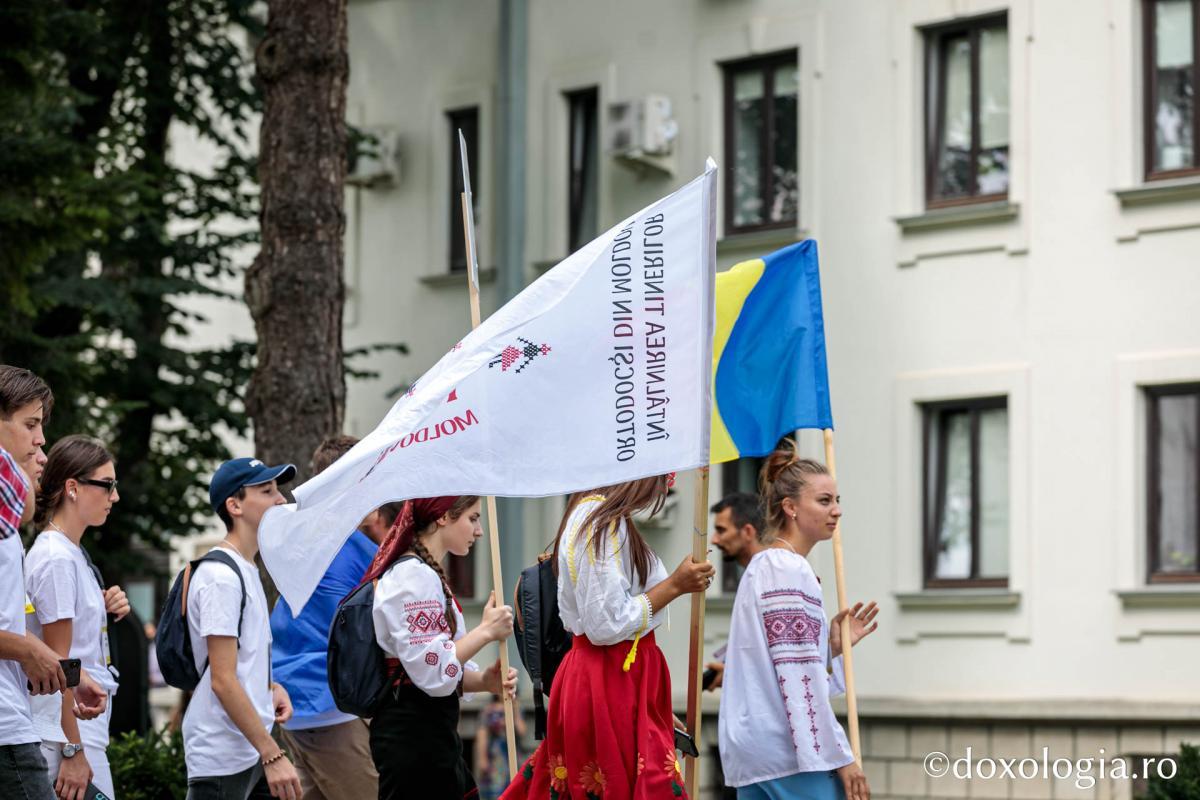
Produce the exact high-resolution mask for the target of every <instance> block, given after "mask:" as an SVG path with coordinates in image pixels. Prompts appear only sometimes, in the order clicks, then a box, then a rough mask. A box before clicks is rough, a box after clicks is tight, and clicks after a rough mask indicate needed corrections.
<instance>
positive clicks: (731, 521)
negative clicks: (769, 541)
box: [709, 492, 766, 569]
mask: <svg viewBox="0 0 1200 800" xmlns="http://www.w3.org/2000/svg"><path fill="white" fill-rule="evenodd" d="M709 510H710V511H712V513H713V514H715V515H716V516H715V517H714V518H713V535H712V543H713V545H715V546H716V547H717V549H719V550H720V551H721V553H722V555H723V556H724V557H725V561H726V562H733V561H736V562H737V563H738V565H739V566H741V567H742V568H743V569H744V568H745V567H746V565H747V564H749V563H750V559H752V558H754V554H755V553H757V552H758V551H759V550H761V549H762V546H763V545H762V541H761V537H762V534H763V532H764V531H765V530H766V529H765V527H764V522H763V512H762V504H761V503H760V502H759V500H758V495H754V494H750V493H749V492H735V493H733V494H730V495H726V496H725V497H722V498H721V500H720V501H719V502H717V503H716V505H714V506H713V507H712V508H711V509H709Z"/></svg>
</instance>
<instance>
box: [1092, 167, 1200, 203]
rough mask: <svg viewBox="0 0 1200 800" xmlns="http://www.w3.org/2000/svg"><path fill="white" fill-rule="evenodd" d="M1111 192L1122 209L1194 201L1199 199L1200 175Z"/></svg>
mask: <svg viewBox="0 0 1200 800" xmlns="http://www.w3.org/2000/svg"><path fill="white" fill-rule="evenodd" d="M1112 191H1113V194H1115V195H1116V196H1117V200H1119V201H1120V202H1121V206H1122V207H1123V208H1128V207H1130V206H1148V205H1153V204H1156V203H1174V202H1177V201H1180V200H1196V199H1200V175H1194V176H1188V177H1186V178H1175V179H1172V180H1165V181H1147V182H1146V183H1143V184H1141V185H1140V186H1130V187H1129V188H1126V189H1113V190H1112Z"/></svg>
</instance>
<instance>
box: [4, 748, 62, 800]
mask: <svg viewBox="0 0 1200 800" xmlns="http://www.w3.org/2000/svg"><path fill="white" fill-rule="evenodd" d="M0 797H3V798H5V800H10V799H11V800H55V798H54V790H53V789H52V788H51V787H50V773H49V772H48V771H47V770H46V759H45V758H43V757H42V749H41V742H31V743H29V744H8V745H3V746H0Z"/></svg>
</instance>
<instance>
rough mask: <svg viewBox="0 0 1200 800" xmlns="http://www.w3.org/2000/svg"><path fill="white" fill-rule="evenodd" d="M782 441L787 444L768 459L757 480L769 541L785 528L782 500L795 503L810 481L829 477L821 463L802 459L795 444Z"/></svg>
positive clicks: (785, 518) (826, 469)
mask: <svg viewBox="0 0 1200 800" xmlns="http://www.w3.org/2000/svg"><path fill="white" fill-rule="evenodd" d="M785 441H786V442H787V444H785V445H784V446H783V447H779V448H777V449H776V450H775V451H774V452H773V453H771V455H769V456H767V460H766V463H764V464H763V468H762V472H761V473H760V474H759V480H758V483H759V492H760V493H761V494H762V498H763V505H764V506H766V509H767V530H768V531H769V533H768V536H769V538H771V539H774V538H775V534H776V533H778V532H779V531H781V530H783V529H784V528H786V527H787V512H785V511H784V510H783V500H784V498H786V497H790V498H792V500H795V499H796V498H797V497H799V496H800V492H801V491H802V490H803V489H804V487H805V486H807V485H808V479H809V478H811V477H813V476H815V475H828V474H829V469H828V468H827V467H826V466H825V465H824V464H822V463H821V462H820V461H813V460H812V459H811V458H801V457H800V453H799V452H797V450H796V442H795V441H794V440H792V439H787V440H785Z"/></svg>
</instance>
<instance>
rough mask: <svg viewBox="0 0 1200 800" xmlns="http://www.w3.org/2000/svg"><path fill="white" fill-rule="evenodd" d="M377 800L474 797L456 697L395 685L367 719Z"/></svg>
mask: <svg viewBox="0 0 1200 800" xmlns="http://www.w3.org/2000/svg"><path fill="white" fill-rule="evenodd" d="M371 758H373V759H374V761H375V769H377V770H378V771H379V800H405V799H406V798H417V797H419V798H421V800H463V798H464V797H465V798H473V797H476V796H477V795H478V791H477V789H476V786H475V778H474V777H473V776H472V775H471V771H470V770H469V769H467V762H466V761H465V760H463V748H462V739H460V738H459V736H458V695H457V694H452V695H450V696H449V697H430V696H429V695H427V694H425V693H424V692H422V691H421V690H420V689H418V688H416V687H415V686H412V685H408V686H399V687H397V688H396V689H395V690H393V692H392V694H391V695H390V697H389V699H388V701H387V702H386V703H385V704H384V706H383V708H382V709H380V711H379V713H378V714H376V715H375V718H374V719H372V720H371Z"/></svg>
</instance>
